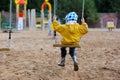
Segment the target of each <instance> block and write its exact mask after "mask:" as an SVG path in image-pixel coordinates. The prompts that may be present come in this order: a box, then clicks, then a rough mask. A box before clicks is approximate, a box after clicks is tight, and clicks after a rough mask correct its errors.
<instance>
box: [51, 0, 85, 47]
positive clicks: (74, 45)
mask: <svg viewBox="0 0 120 80" xmlns="http://www.w3.org/2000/svg"><path fill="white" fill-rule="evenodd" d="M84 5H85V3H84V0H83V3H82V19H83V18H84ZM54 40H55V43H54V44H53V47H76V48H80V45H79V44H72V45H71V44H69V45H65V44H58V43H56V31H54Z"/></svg>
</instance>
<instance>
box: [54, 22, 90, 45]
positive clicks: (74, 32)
mask: <svg viewBox="0 0 120 80" xmlns="http://www.w3.org/2000/svg"><path fill="white" fill-rule="evenodd" d="M52 27H53V28H54V30H55V31H57V32H58V33H60V34H61V36H62V40H61V43H62V44H79V40H80V38H81V37H82V36H83V35H85V34H86V33H87V32H88V27H87V24H86V23H85V22H84V23H82V24H81V25H79V24H78V23H74V24H59V23H58V21H57V20H54V21H53V24H52Z"/></svg>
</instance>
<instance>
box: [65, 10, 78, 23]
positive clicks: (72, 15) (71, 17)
mask: <svg viewBox="0 0 120 80" xmlns="http://www.w3.org/2000/svg"><path fill="white" fill-rule="evenodd" d="M65 20H66V23H67V22H69V21H77V20H78V15H77V14H76V13H75V12H70V13H68V14H67V15H66V17H65Z"/></svg>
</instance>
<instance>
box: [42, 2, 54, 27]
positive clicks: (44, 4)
mask: <svg viewBox="0 0 120 80" xmlns="http://www.w3.org/2000/svg"><path fill="white" fill-rule="evenodd" d="M46 5H48V19H46V20H49V21H51V16H52V15H51V4H50V3H49V2H48V0H45V2H44V3H43V4H42V7H41V18H42V23H41V24H42V29H44V28H45V23H46V22H45V17H44V9H45V6H46ZM47 23H48V21H47Z"/></svg>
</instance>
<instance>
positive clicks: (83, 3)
mask: <svg viewBox="0 0 120 80" xmlns="http://www.w3.org/2000/svg"><path fill="white" fill-rule="evenodd" d="M84 5H85V0H83V2H82V19H83V18H84Z"/></svg>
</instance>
